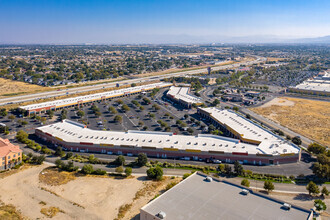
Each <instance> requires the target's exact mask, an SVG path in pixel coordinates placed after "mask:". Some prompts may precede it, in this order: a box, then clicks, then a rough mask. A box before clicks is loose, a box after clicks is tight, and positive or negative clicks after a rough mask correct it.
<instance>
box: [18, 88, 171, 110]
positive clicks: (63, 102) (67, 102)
mask: <svg viewBox="0 0 330 220" xmlns="http://www.w3.org/2000/svg"><path fill="white" fill-rule="evenodd" d="M170 85H172V83H165V82H160V83H153V84H148V85H143V86H135V87H130V88H125V89H118V90H112V91H108V92H103V93H96V94H92V95H85V96H78V97H74V98H67V99H61V100H55V101H50V102H43V103H38V104H32V105H26V106H21V107H20V108H21V109H24V110H34V109H40V108H46V107H57V106H62V105H70V104H76V103H77V102H86V101H93V100H97V99H101V98H108V97H114V96H121V95H125V94H129V93H135V92H141V91H143V90H151V89H154V88H161V87H166V86H170Z"/></svg>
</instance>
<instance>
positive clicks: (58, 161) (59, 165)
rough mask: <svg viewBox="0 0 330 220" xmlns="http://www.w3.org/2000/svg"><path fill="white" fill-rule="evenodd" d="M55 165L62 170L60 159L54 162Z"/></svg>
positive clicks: (62, 164)
mask: <svg viewBox="0 0 330 220" xmlns="http://www.w3.org/2000/svg"><path fill="white" fill-rule="evenodd" d="M55 165H56V167H57V168H59V169H62V168H63V166H64V162H63V161H62V160H61V159H57V160H55Z"/></svg>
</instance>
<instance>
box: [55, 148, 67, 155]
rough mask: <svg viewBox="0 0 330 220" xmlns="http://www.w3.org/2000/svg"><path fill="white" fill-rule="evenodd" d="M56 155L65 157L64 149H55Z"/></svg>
mask: <svg viewBox="0 0 330 220" xmlns="http://www.w3.org/2000/svg"><path fill="white" fill-rule="evenodd" d="M54 154H55V156H59V157H64V155H65V153H64V152H63V150H62V147H57V148H56V150H55V153H54Z"/></svg>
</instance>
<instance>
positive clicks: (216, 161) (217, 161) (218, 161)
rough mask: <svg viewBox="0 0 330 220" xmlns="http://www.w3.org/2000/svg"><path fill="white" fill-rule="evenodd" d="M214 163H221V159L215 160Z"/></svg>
mask: <svg viewBox="0 0 330 220" xmlns="http://www.w3.org/2000/svg"><path fill="white" fill-rule="evenodd" d="M213 163H216V164H220V163H221V161H220V160H213Z"/></svg>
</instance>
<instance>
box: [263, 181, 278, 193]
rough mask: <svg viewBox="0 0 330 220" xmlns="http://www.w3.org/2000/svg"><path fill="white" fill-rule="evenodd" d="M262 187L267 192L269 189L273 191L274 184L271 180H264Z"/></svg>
mask: <svg viewBox="0 0 330 220" xmlns="http://www.w3.org/2000/svg"><path fill="white" fill-rule="evenodd" d="M264 189H265V190H267V192H268V193H269V192H270V191H273V190H274V189H275V186H274V184H273V183H272V182H271V181H269V180H266V181H265V183H264Z"/></svg>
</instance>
